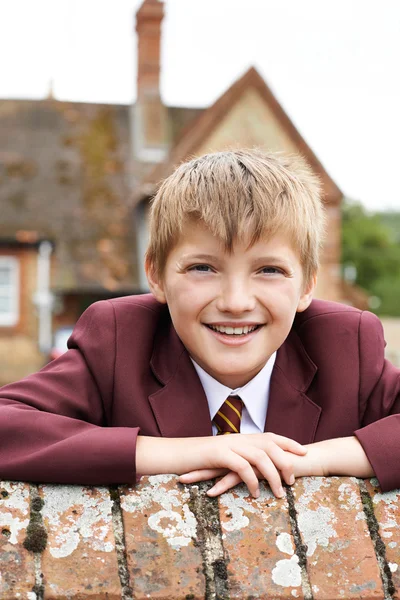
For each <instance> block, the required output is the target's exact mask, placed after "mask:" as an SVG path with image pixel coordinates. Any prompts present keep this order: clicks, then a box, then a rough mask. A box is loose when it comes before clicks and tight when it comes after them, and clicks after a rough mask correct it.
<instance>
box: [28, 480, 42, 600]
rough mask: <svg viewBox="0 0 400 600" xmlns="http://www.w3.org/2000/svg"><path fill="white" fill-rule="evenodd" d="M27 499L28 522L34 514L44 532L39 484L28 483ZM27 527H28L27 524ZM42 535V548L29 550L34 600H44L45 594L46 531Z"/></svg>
mask: <svg viewBox="0 0 400 600" xmlns="http://www.w3.org/2000/svg"><path fill="white" fill-rule="evenodd" d="M29 500H30V511H29V524H30V525H31V524H32V523H33V521H34V516H35V517H36V518H35V521H37V520H39V519H40V526H41V528H42V530H44V531H45V532H46V530H45V527H44V524H43V519H42V515H41V513H40V511H41V508H42V506H43V500H42V499H41V497H40V494H39V486H38V485H37V484H34V483H31V484H30V485H29ZM35 505H36V506H35ZM38 507H40V508H39V510H38ZM28 528H29V525H28ZM44 537H45V543H44V544H43V548H42V549H41V550H37V551H32V549H31V550H29V551H30V552H32V554H33V566H34V573H35V584H34V586H33V588H32V592H33V593H34V594H36V596H35V598H36V600H44V595H45V584H44V581H43V573H42V552H43V550H44V547H45V545H46V543H47V532H46V533H45V536H44ZM27 539H28V538H27ZM25 542H26V540H25ZM28 549H29V546H28Z"/></svg>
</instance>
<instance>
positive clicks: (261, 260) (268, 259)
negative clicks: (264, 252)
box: [182, 254, 292, 268]
mask: <svg viewBox="0 0 400 600" xmlns="http://www.w3.org/2000/svg"><path fill="white" fill-rule="evenodd" d="M182 260H183V261H185V262H186V261H193V260H195V261H200V260H204V261H205V262H209V261H210V262H211V261H217V260H218V257H217V256H215V255H213V254H184V255H183V256H182ZM271 263H273V264H280V265H282V266H286V267H287V268H292V263H291V262H290V260H287V259H286V258H284V257H282V256H279V255H278V256H276V255H273V254H271V255H269V256H258V257H257V258H256V259H255V260H254V261H253V264H255V265H266V264H271Z"/></svg>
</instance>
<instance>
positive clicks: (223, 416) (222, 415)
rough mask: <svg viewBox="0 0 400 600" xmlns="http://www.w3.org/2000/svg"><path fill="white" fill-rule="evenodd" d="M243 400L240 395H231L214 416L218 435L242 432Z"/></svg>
mask: <svg viewBox="0 0 400 600" xmlns="http://www.w3.org/2000/svg"><path fill="white" fill-rule="evenodd" d="M242 410H243V402H242V400H241V399H240V398H239V396H229V397H228V398H227V399H226V400H225V402H224V403H223V404H222V406H221V408H220V409H219V411H218V412H217V414H216V415H215V417H214V423H215V425H216V427H217V430H218V431H217V435H224V434H228V433H240V422H241V420H242Z"/></svg>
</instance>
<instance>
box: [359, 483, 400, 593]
mask: <svg viewBox="0 0 400 600" xmlns="http://www.w3.org/2000/svg"><path fill="white" fill-rule="evenodd" d="M366 486H367V490H368V492H369V493H370V495H371V499H372V506H373V510H374V513H375V516H376V518H377V520H378V523H379V533H380V536H381V539H382V541H383V542H384V544H385V546H386V560H387V562H388V564H389V568H390V571H391V574H392V580H393V583H394V585H395V587H396V589H397V590H399V589H400V507H399V501H400V490H393V491H391V492H386V493H385V494H382V492H381V490H380V488H379V484H378V480H377V479H375V478H373V479H371V480H370V481H366Z"/></svg>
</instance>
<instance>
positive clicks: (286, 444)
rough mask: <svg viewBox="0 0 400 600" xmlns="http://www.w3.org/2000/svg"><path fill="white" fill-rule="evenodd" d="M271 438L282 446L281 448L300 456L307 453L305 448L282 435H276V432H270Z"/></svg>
mask: <svg viewBox="0 0 400 600" xmlns="http://www.w3.org/2000/svg"><path fill="white" fill-rule="evenodd" d="M271 438H272V439H273V441H274V442H275V444H277V445H278V446H279V447H280V448H282V450H286V451H287V452H293V454H299V455H300V456H304V455H305V454H307V448H306V447H305V446H303V445H302V444H299V442H296V441H295V440H292V439H290V438H287V437H284V436H283V435H277V434H276V433H272V434H271Z"/></svg>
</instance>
